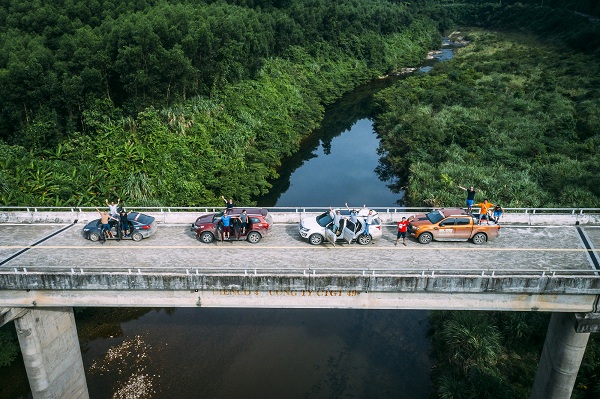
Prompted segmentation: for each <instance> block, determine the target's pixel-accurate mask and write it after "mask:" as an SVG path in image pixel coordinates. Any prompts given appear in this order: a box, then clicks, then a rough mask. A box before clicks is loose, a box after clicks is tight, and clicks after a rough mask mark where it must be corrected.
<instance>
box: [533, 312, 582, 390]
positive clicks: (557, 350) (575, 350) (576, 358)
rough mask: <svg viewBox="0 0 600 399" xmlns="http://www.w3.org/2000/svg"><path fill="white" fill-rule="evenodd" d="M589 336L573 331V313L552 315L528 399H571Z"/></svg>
mask: <svg viewBox="0 0 600 399" xmlns="http://www.w3.org/2000/svg"><path fill="white" fill-rule="evenodd" d="M589 337H590V334H589V333H577V332H576V331H575V315H574V314H572V313H554V314H552V317H551V318H550V323H549V325H548V332H547V334H546V341H545V342H544V348H543V350H542V356H541V359H540V362H539V364H538V369H537V372H536V375H535V380H534V383H533V390H532V392H531V396H530V399H569V398H570V397H571V393H572V392H573V387H574V386H575V379H576V378H577V372H578V371H579V366H580V365H581V360H582V359H583V355H584V353H585V347H586V345H587V342H588V339H589Z"/></svg>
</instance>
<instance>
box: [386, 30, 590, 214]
mask: <svg viewBox="0 0 600 399" xmlns="http://www.w3.org/2000/svg"><path fill="white" fill-rule="evenodd" d="M469 38H470V39H471V40H472V41H473V44H471V45H469V46H467V47H465V48H463V49H461V50H460V51H459V52H458V56H457V57H456V59H455V60H453V61H450V62H446V63H443V64H441V65H438V66H437V67H436V68H434V70H433V71H432V72H431V73H430V74H427V75H421V76H415V77H411V78H410V79H406V80H404V81H401V82H399V83H398V84H397V85H396V86H395V87H393V88H390V89H387V90H385V91H383V92H381V93H380V94H379V97H378V98H379V101H380V104H381V107H382V109H383V110H384V112H382V113H381V115H380V116H379V117H378V118H377V130H378V132H379V134H380V135H381V147H382V154H383V167H382V168H381V170H380V172H381V174H383V175H385V176H390V175H392V176H399V177H400V181H399V182H398V185H397V187H396V189H398V190H400V189H402V188H406V190H407V195H406V197H405V198H406V200H407V203H408V204H410V205H414V206H419V205H424V204H429V205H434V206H449V205H459V204H461V203H462V202H463V197H464V193H463V192H462V190H460V189H458V187H457V186H458V185H462V186H466V185H474V186H475V187H476V188H477V189H479V190H480V193H481V198H483V197H484V196H485V197H489V198H490V199H491V201H492V202H494V203H496V202H498V203H501V204H502V205H503V206H508V207H526V206H535V207H542V206H543V207H582V206H583V207H599V206H600V150H599V149H600V134H599V133H598V132H600V118H598V115H599V114H600V102H599V101H598V98H599V97H600V96H599V95H600V62H599V59H598V58H597V57H594V56H591V55H585V54H582V53H580V52H574V51H572V50H571V49H569V48H566V47H561V46H551V45H548V44H543V43H540V42H539V41H537V40H535V39H533V38H532V37H531V36H520V35H518V34H500V33H491V32H488V31H472V32H470V33H469Z"/></svg>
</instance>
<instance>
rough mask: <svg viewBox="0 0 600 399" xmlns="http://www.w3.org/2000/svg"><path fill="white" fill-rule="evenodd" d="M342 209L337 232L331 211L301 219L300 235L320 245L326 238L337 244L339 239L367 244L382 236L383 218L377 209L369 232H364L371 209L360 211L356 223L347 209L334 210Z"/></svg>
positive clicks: (335, 210)
mask: <svg viewBox="0 0 600 399" xmlns="http://www.w3.org/2000/svg"><path fill="white" fill-rule="evenodd" d="M338 210H339V211H341V212H340V213H341V214H342V219H341V220H340V228H339V230H338V232H337V233H334V232H333V231H332V229H333V219H332V218H331V214H330V213H329V211H327V212H325V213H322V214H320V215H318V216H307V217H304V218H302V220H301V221H300V226H299V230H300V235H301V236H302V238H306V239H308V242H309V243H311V244H313V245H319V244H321V243H322V242H323V241H324V240H327V241H329V242H331V243H332V244H334V245H335V242H336V241H338V240H341V239H343V240H345V241H346V242H349V243H350V242H352V241H356V242H357V243H359V244H361V245H366V244H368V243H370V242H371V241H372V240H376V239H378V238H381V235H382V230H381V219H380V218H379V216H378V215H377V212H376V211H373V223H371V225H370V226H369V234H363V233H364V230H365V220H366V219H367V216H368V215H369V209H367V208H362V209H361V210H360V211H359V212H358V218H357V222H356V225H355V224H354V223H352V222H351V221H350V216H349V215H350V213H349V212H348V211H346V210H341V209H334V210H333V211H334V212H337V211H338Z"/></svg>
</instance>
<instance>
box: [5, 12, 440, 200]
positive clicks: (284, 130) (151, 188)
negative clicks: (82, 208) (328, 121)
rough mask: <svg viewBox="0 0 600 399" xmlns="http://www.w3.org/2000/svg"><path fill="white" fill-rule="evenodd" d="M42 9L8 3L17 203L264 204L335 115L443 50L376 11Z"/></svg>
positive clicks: (426, 32) (426, 29)
mask: <svg viewBox="0 0 600 399" xmlns="http://www.w3.org/2000/svg"><path fill="white" fill-rule="evenodd" d="M38 3H39V4H38ZM38 3H36V4H35V5H33V6H29V5H28V6H23V5H20V3H19V4H17V3H16V2H13V1H7V2H5V3H4V4H3V5H2V6H0V9H2V11H3V12H2V13H1V16H0V19H3V20H4V21H5V22H6V24H5V26H4V27H3V28H0V48H1V49H2V50H3V51H1V52H0V54H2V55H1V56H0V109H1V112H0V129H1V130H0V131H1V135H2V137H3V138H4V141H5V143H0V154H2V156H1V157H0V162H1V163H2V172H0V201H1V203H3V204H6V205H19V204H23V205H24V204H27V205H93V204H95V203H98V201H102V200H103V198H105V197H106V196H109V195H113V194H114V195H118V196H121V197H122V198H124V199H126V200H127V201H128V203H129V204H130V205H134V204H140V205H141V204H145V205H150V204H154V205H158V204H163V205H171V206H174V205H200V204H202V205H207V204H217V203H219V201H218V198H219V197H220V195H221V194H225V195H227V196H234V197H235V198H236V200H237V201H238V202H240V203H247V204H250V203H252V198H253V197H255V196H258V195H260V194H261V193H264V192H265V191H266V190H267V189H268V188H269V184H268V180H269V179H270V178H272V177H274V176H275V175H276V169H277V167H278V165H279V162H280V159H281V158H282V157H283V156H284V155H287V154H290V153H292V152H294V151H296V150H297V148H298V144H299V142H300V139H301V138H302V137H303V136H305V135H307V134H308V133H309V132H310V131H311V130H313V129H314V128H315V127H316V126H318V124H319V122H320V119H321V117H322V112H323V105H324V104H327V103H329V102H331V101H334V100H335V99H336V98H338V97H339V96H340V95H341V94H343V93H344V92H346V91H348V90H351V89H352V88H353V87H355V86H356V85H357V84H360V83H362V82H365V81H367V80H369V79H372V78H373V77H376V76H379V75H382V74H385V73H387V72H389V71H392V70H394V69H395V68H398V67H402V66H406V65H414V64H416V63H418V62H419V61H420V60H421V59H422V58H423V56H424V54H425V51H426V50H427V49H428V48H430V47H432V46H433V45H434V43H437V42H438V40H439V33H437V32H436V30H435V26H434V24H433V22H431V21H430V20H428V19H427V18H425V17H422V16H420V15H419V14H418V13H415V12H413V11H409V10H407V8H406V7H405V6H404V5H403V4H399V3H394V2H378V1H374V0H361V1H348V2H343V3H330V2H327V1H324V0H311V1H306V2H293V3H291V2H290V3H289V4H287V3H277V4H271V3H269V2H267V3H265V4H263V6H264V7H265V8H264V9H263V8H261V7H259V4H258V3H253V4H252V6H253V8H248V7H246V6H242V5H237V4H228V3H225V2H214V3H205V4H204V3H200V4H198V3H196V2H190V1H171V2H167V1H154V2H149V1H148V2H143V1H141V2H136V3H130V2H120V1H113V2H110V1H106V2H102V1H100V2H91V3H88V2H81V1H69V2H66V1H65V2H63V1H60V2H52V3H43V2H38ZM115 10H118V12H117V11H115ZM11 145H12V146H11Z"/></svg>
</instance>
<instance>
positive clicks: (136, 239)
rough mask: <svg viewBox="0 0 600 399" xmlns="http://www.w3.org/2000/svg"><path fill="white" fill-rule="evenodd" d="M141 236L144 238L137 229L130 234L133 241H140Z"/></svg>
mask: <svg viewBox="0 0 600 399" xmlns="http://www.w3.org/2000/svg"><path fill="white" fill-rule="evenodd" d="M142 238H144V236H142V233H140V232H137V231H136V232H135V233H133V234H132V235H131V239H132V240H133V241H142Z"/></svg>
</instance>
